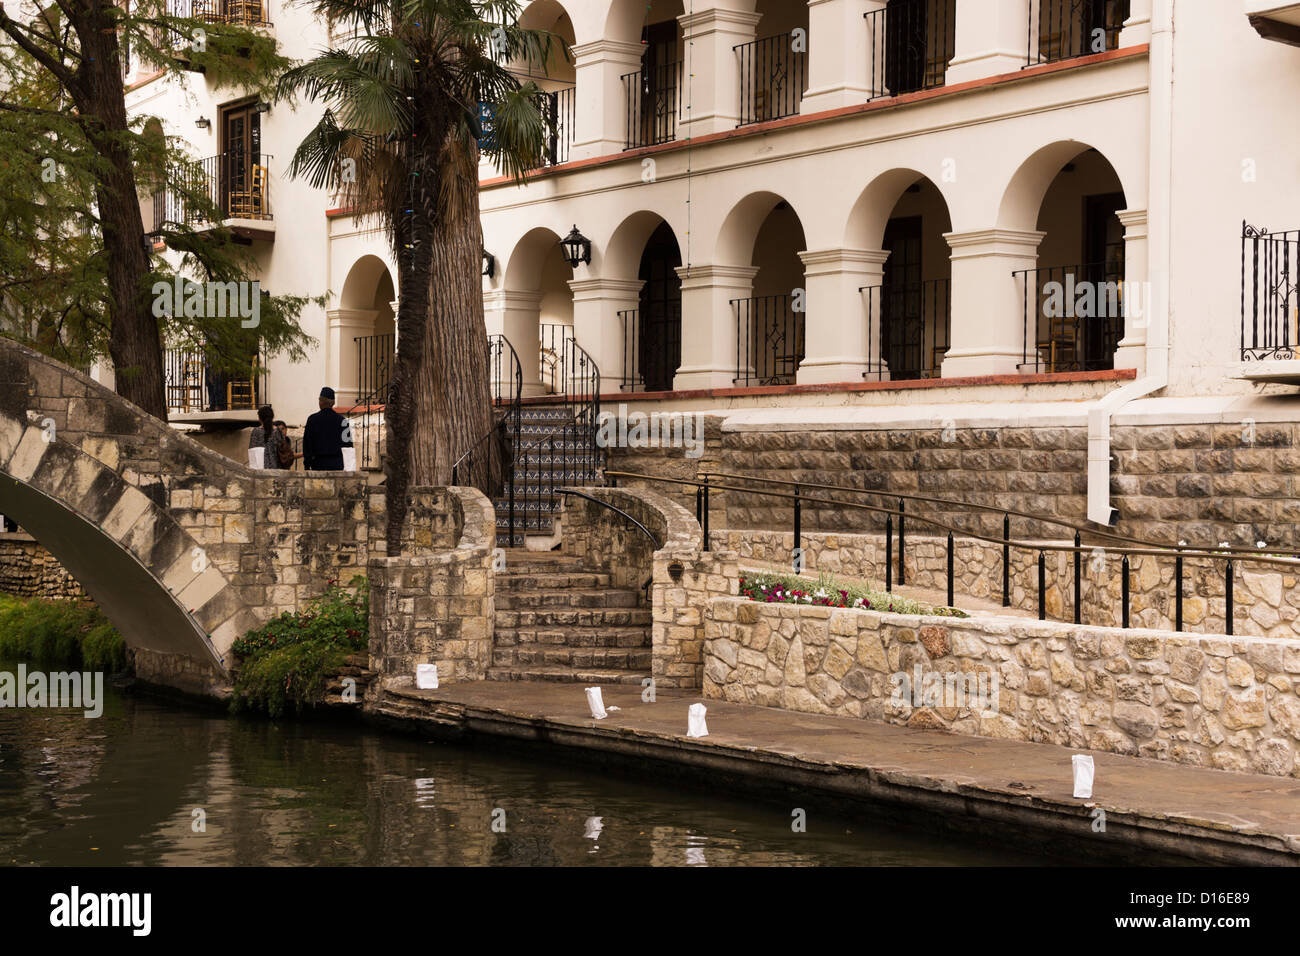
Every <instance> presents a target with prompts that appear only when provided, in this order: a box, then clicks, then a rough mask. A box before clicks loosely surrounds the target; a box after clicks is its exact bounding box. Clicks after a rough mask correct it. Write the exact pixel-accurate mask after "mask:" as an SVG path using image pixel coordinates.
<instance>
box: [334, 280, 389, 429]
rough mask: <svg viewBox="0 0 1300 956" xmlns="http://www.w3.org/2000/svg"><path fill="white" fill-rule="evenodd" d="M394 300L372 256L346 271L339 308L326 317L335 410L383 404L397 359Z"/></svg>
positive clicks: (387, 282)
mask: <svg viewBox="0 0 1300 956" xmlns="http://www.w3.org/2000/svg"><path fill="white" fill-rule="evenodd" d="M396 298H397V295H396V292H395V290H394V286H393V276H392V273H391V272H390V271H389V269H388V266H387V264H386V263H385V262H384V261H383V260H382V259H380V258H379V257H378V256H374V255H366V256H362V257H361V258H360V259H358V260H357V261H356V262H355V263H354V264H353V266H352V268H351V269H349V270H348V276H347V279H345V280H344V282H343V291H342V292H341V293H340V295H339V308H337V309H335V310H333V311H332V312H330V313H329V315H328V318H329V330H330V338H331V343H330V345H331V348H332V349H333V351H334V354H336V355H337V356H338V366H337V368H332V369H331V370H330V372H331V374H332V375H333V376H334V378H335V382H336V384H335V393H336V401H337V403H338V406H339V407H340V408H348V407H352V406H354V405H381V404H383V403H384V400H385V398H386V395H387V390H388V382H389V378H390V377H391V375H392V369H393V363H394V360H395V357H396V355H397V321H396V315H395V313H394V311H393V303H394V302H395V301H396Z"/></svg>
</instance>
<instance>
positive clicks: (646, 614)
mask: <svg viewBox="0 0 1300 956" xmlns="http://www.w3.org/2000/svg"><path fill="white" fill-rule="evenodd" d="M653 621H654V618H653V615H652V612H651V610H650V608H648V607H585V608H567V607H541V608H511V609H510V610H508V611H506V610H500V609H498V610H497V612H496V629H497V632H498V633H500V632H502V631H505V630H513V629H517V628H518V629H524V628H572V629H577V628H598V629H602V630H610V629H616V628H638V627H649V626H650V625H651V624H652V623H653Z"/></svg>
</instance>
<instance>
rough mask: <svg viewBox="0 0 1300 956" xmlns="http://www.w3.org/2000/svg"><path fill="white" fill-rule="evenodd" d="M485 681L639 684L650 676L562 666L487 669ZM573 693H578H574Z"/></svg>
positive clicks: (640, 672)
mask: <svg viewBox="0 0 1300 956" xmlns="http://www.w3.org/2000/svg"><path fill="white" fill-rule="evenodd" d="M486 676H487V679H488V680H497V681H552V682H555V683H565V684H586V685H587V686H599V685H601V684H640V683H641V682H642V681H643V680H645V679H646V678H647V677H649V676H650V672H649V669H647V670H646V671H645V672H642V671H623V670H612V669H611V670H594V669H589V668H572V667H562V666H551V667H546V666H539V667H489V668H488V669H487V675H486ZM575 693H580V692H578V691H575Z"/></svg>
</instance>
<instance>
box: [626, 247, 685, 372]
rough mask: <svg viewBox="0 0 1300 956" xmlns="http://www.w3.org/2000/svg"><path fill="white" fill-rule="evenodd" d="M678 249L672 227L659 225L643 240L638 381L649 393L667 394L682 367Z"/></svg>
mask: <svg viewBox="0 0 1300 956" xmlns="http://www.w3.org/2000/svg"><path fill="white" fill-rule="evenodd" d="M681 264H682V253H681V249H680V248H679V247H678V245H677V237H676V236H675V235H673V230H672V227H671V226H669V225H668V223H666V222H661V223H660V224H659V226H658V228H656V229H655V231H654V232H652V233H651V234H650V238H649V239H648V240H646V245H645V251H643V252H642V253H641V264H640V268H639V269H638V271H637V278H638V279H640V280H641V282H642V283H643V284H642V286H641V292H640V293H639V302H638V309H637V311H638V316H639V318H640V321H639V323H638V332H637V350H636V353H637V356H638V359H639V361H638V363H637V373H638V374H637V378H638V379H639V381H640V385H641V387H642V388H644V389H645V390H646V391H648V392H662V391H668V390H669V389H671V388H672V387H673V376H674V375H676V374H677V369H678V366H680V365H681V364H682V280H681V278H680V277H679V276H678V275H677V269H678V267H679V266H680V265H681Z"/></svg>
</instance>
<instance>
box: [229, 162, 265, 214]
mask: <svg viewBox="0 0 1300 956" xmlns="http://www.w3.org/2000/svg"><path fill="white" fill-rule="evenodd" d="M230 216H231V218H233V219H265V218H266V167H265V166H254V167H253V169H252V174H251V175H250V176H249V179H248V189H246V190H238V191H233V192H231V193H230Z"/></svg>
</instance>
